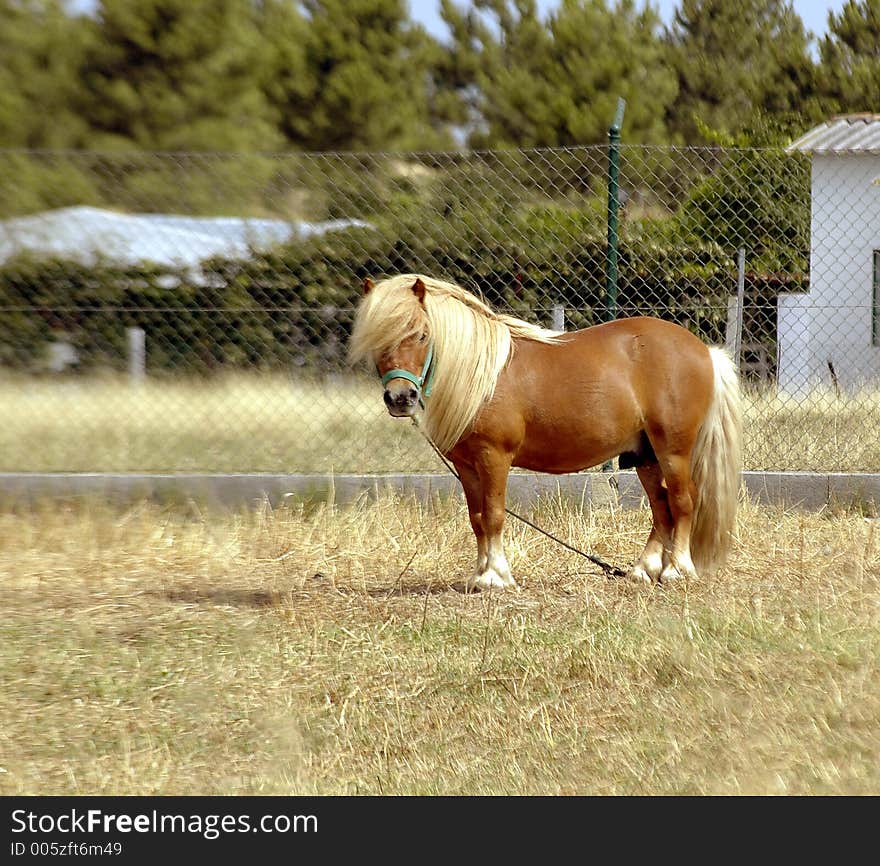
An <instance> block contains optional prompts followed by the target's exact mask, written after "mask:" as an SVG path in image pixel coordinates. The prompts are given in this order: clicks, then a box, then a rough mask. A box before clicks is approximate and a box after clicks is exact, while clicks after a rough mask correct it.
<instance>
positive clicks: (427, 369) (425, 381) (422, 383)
mask: <svg viewBox="0 0 880 866" xmlns="http://www.w3.org/2000/svg"><path fill="white" fill-rule="evenodd" d="M435 369H436V365H435V364H434V342H433V340H432V341H431V342H430V343H429V344H428V354H427V355H425V363H424V364H422V371H421V372H420V373H419V375H418V376H416V375H415V373H410V371H409V370H400V369H394V370H389V371H388V372H387V373H386V374H385V375H384V376H383V377H382V385H383V386H384V385H387V384H388V383H389V382H390V381H391V380H392V379H406V381H407V382H411V383H412V384H413V385H415V386H416V391H418V392H419V405H420V406H421V407H422V408H423V409H424V408H425V400H427V399H428V397H430V396H431V389H432V388H433V387H434V370H435Z"/></svg>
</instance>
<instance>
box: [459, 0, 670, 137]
mask: <svg viewBox="0 0 880 866" xmlns="http://www.w3.org/2000/svg"><path fill="white" fill-rule="evenodd" d="M442 15H443V18H444V20H445V21H446V23H447V24H448V25H449V27H450V29H451V31H452V34H453V46H452V56H453V58H454V63H453V65H452V69H453V70H454V72H455V74H456V76H457V77H450V78H451V83H452V86H454V87H456V88H457V89H458V90H459V92H461V93H462V94H463V95H464V96H465V98H466V99H467V101H468V104H469V106H470V111H471V134H470V138H469V141H470V143H471V144H472V145H473V146H477V147H494V146H498V145H502V146H512V145H513V146H520V147H533V146H551V147H552V146H563V145H575V144H594V143H600V142H604V141H606V140H607V132H608V127H609V125H610V124H611V121H612V119H613V117H614V111H615V107H616V104H617V99H618V97H619V96H623V97H624V98H627V99H628V101H629V102H630V103H631V106H630V107H629V108H628V110H627V115H626V128H627V137H628V140H632V141H649V140H658V139H660V138H662V137H663V116H664V112H665V110H666V108H667V106H668V105H669V103H670V102H671V100H672V98H673V97H674V95H675V87H676V85H675V79H674V76H673V75H672V74H671V73H669V72H667V71H666V70H665V69H664V67H663V55H662V46H661V43H660V39H659V29H660V20H659V18H658V17H657V15H656V13H655V12H654V11H653V10H652V9H650V7H647V6H646V7H645V8H643V9H641V10H638V9H636V6H635V2H634V0H619V2H617V3H615V4H614V5H609V4H608V3H607V2H605V0H563V2H562V5H561V6H560V8H559V9H558V10H557V11H556V13H555V14H553V15H552V16H551V17H550V20H549V22H548V23H546V24H545V23H544V22H542V21H541V20H540V18H539V16H538V11H537V5H536V3H535V0H475V2H474V3H473V6H472V7H471V8H470V9H469V10H467V11H462V10H460V9H459V8H458V7H457V6H456V5H455V4H454V3H452V2H450V0H445V2H444V3H443V6H442Z"/></svg>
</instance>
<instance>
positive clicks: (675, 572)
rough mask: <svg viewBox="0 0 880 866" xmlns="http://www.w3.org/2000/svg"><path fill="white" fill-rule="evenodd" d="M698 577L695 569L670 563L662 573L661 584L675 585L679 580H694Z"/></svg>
mask: <svg viewBox="0 0 880 866" xmlns="http://www.w3.org/2000/svg"><path fill="white" fill-rule="evenodd" d="M696 577H697V573H696V571H694V569H693V568H687V567H685V566H682V565H675V564H674V563H672V562H670V563H669V565H667V566H666V568H664V569H663V571H662V572H661V573H660V583H674V582H675V581H677V580H684V579H687V580H694V579H696Z"/></svg>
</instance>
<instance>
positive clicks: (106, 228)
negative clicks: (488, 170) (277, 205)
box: [0, 207, 367, 267]
mask: <svg viewBox="0 0 880 866" xmlns="http://www.w3.org/2000/svg"><path fill="white" fill-rule="evenodd" d="M366 225H367V224H366V223H364V222H361V221H360V220H329V221H327V222H319V223H308V222H287V221H284V220H271V219H247V218H238V217H188V216H175V215H171V214H123V213H116V212H114V211H109V210H101V209H100V208H93V207H69V208H61V209H59V210H54V211H47V212H45V213H40V214H33V215H31V216H26V217H17V218H13V219H8V220H5V221H2V222H0V262H3V261H5V260H6V259H8V258H10V257H11V256H13V255H15V254H17V253H23V252H29V253H32V254H36V255H42V256H54V257H59V258H75V259H78V260H80V261H83V262H85V263H89V264H90V263H93V262H95V261H97V260H99V259H105V260H109V261H112V262H116V263H119V264H126V265H131V264H138V263H141V262H152V263H154V264H157V265H164V266H168V267H173V266H183V267H187V266H189V267H194V266H198V264H199V263H200V262H201V261H203V260H204V259H207V258H211V257H212V256H225V257H228V258H241V259H243V258H248V257H249V256H250V255H252V254H253V252H254V250H259V249H265V248H267V247H271V246H272V245H273V244H278V243H289V242H293V241H296V240H304V239H305V238H307V237H309V236H311V235H315V234H323V233H325V232H329V231H339V230H345V229H349V228H353V227H355V226H366Z"/></svg>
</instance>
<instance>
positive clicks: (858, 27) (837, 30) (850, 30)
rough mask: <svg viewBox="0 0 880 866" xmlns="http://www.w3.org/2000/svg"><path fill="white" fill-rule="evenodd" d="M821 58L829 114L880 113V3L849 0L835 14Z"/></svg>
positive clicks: (865, 0) (821, 77)
mask: <svg viewBox="0 0 880 866" xmlns="http://www.w3.org/2000/svg"><path fill="white" fill-rule="evenodd" d="M819 56H820V60H821V62H820V67H819V76H820V91H821V95H822V99H823V105H824V107H825V109H826V112H827V113H843V112H861V111H872V112H875V113H880V0H849V2H848V3H847V4H846V5H845V6H844V7H843V9H841V10H840V12H839V13H838V14H834V13H833V12H832V13H831V14H830V15H829V18H828V33H827V35H826V36H825V37H824V38H823V39H822V41H821V42H820V44H819Z"/></svg>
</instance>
